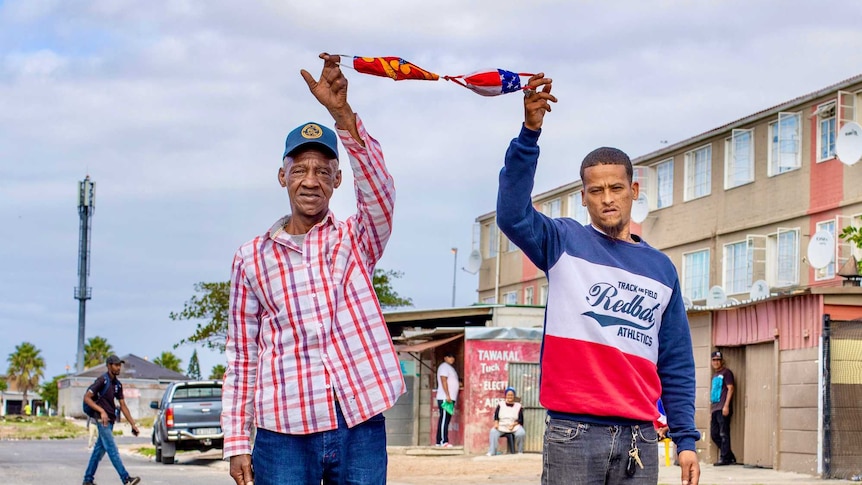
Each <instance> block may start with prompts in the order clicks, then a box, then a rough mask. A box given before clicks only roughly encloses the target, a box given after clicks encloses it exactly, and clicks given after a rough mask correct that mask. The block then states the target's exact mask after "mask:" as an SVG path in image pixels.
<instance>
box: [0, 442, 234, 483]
mask: <svg viewBox="0 0 862 485" xmlns="http://www.w3.org/2000/svg"><path fill="white" fill-rule="evenodd" d="M149 441H150V440H149V438H132V437H118V438H117V444H118V446H119V447H120V453H121V456H122V458H123V464H124V465H125V466H126V469H127V470H128V471H129V473H130V474H131V475H133V476H140V477H142V478H143V480H142V485H150V484H182V485H210V484H214V485H219V484H224V485H231V484H232V483H233V480H231V479H230V477H229V476H228V474H227V463H224V462H222V461H221V452H210V453H205V454H203V455H201V454H198V453H192V454H190V456H188V457H184V456H183V453H180V454H179V455H177V460H178V462H177V463H175V464H173V465H163V464H161V463H156V462H155V461H154V460H153V459H152V458H149V459H147V458H145V457H142V456H140V455H136V454H129V453H127V452H125V451H126V450H128V449H130V448H132V447H134V446H137V445H149ZM191 455H195V456H194V458H192V457H191ZM89 459H90V450H88V449H87V441H86V439H84V438H81V439H72V440H34V441H28V440H22V441H0V477H2V478H0V481H2V483H3V484H10V485H43V484H53V485H77V484H80V483H81V482H82V481H83V478H84V470H85V469H86V468H87V461H88V460H89ZM96 483H99V484H105V485H107V484H110V483H120V479H119V476H118V475H117V473H116V471H114V467H113V466H111V461H110V460H108V457H107V456H106V457H105V458H103V459H102V462H101V463H100V464H99V470H98V472H97V473H96Z"/></svg>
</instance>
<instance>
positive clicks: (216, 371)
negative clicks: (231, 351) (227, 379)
mask: <svg viewBox="0 0 862 485" xmlns="http://www.w3.org/2000/svg"><path fill="white" fill-rule="evenodd" d="M225 371H227V367H225V365H224V364H216V365H214V366H213V368H212V370H211V371H210V379H219V380H221V379H224V373H225Z"/></svg>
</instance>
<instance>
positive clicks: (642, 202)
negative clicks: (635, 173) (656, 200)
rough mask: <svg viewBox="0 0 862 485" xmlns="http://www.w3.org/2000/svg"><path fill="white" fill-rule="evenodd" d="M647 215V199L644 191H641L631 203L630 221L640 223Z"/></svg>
mask: <svg viewBox="0 0 862 485" xmlns="http://www.w3.org/2000/svg"><path fill="white" fill-rule="evenodd" d="M648 215H649V201H647V196H646V194H645V193H643V192H641V193H640V195H638V198H637V199H635V201H634V203H633V204H632V221H634V222H636V223H638V224H640V223H641V222H643V221H645V220H646V217H647V216H648Z"/></svg>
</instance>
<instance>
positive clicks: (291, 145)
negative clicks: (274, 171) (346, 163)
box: [281, 121, 338, 160]
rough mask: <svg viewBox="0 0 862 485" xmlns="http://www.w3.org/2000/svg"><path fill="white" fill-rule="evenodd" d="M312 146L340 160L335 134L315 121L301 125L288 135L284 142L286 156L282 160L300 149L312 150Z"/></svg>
mask: <svg viewBox="0 0 862 485" xmlns="http://www.w3.org/2000/svg"><path fill="white" fill-rule="evenodd" d="M311 145H314V148H317V149H319V150H322V151H323V152H324V153H326V154H327V155H328V156H331V157H332V158H334V159H336V160H337V159H338V137H337V136H335V132H334V131H332V130H330V129H329V128H327V127H325V126H323V125H321V124H320V123H315V122H313V121H309V122H308V123H304V124H302V125H299V126H297V127H296V128H294V129H293V131H291V132H290V133H288V135H287V139H286V140H285V141H284V155H282V157H281V158H282V160H283V159H284V157H286V156H288V155H290V154H292V153H295V152H296V151H297V150H298V149H299V148H302V147H306V148H310V146H311Z"/></svg>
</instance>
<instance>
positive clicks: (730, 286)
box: [721, 239, 754, 295]
mask: <svg viewBox="0 0 862 485" xmlns="http://www.w3.org/2000/svg"><path fill="white" fill-rule="evenodd" d="M740 246H741V247H742V248H744V251H745V254H744V258H745V270H744V271H745V275H744V276H743V279H742V281H744V287H742V288H740V287H739V286H737V284H736V283H735V282H736V281H739V280H740V278H738V277H737V275H736V271H737V270H738V269H739V266H740V265H739V263H738V262H737V261H736V253H735V252H733V251H731V252H730V253H728V250H729V249H730V248H731V247H740ZM721 261H722V270H721V275H722V288H724V290H725V292H726V293H727V294H728V295H736V294H740V293H748V292H750V291H751V285H752V284H753V283H754V271H753V268H754V265H753V263H754V252H753V251H752V249H751V246H750V245H749V243H748V240H747V239H743V240H741V241H733V242H729V243H727V244H724V245H722V258H721ZM731 271H733V274H731V275H728V273H729V272H731Z"/></svg>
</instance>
